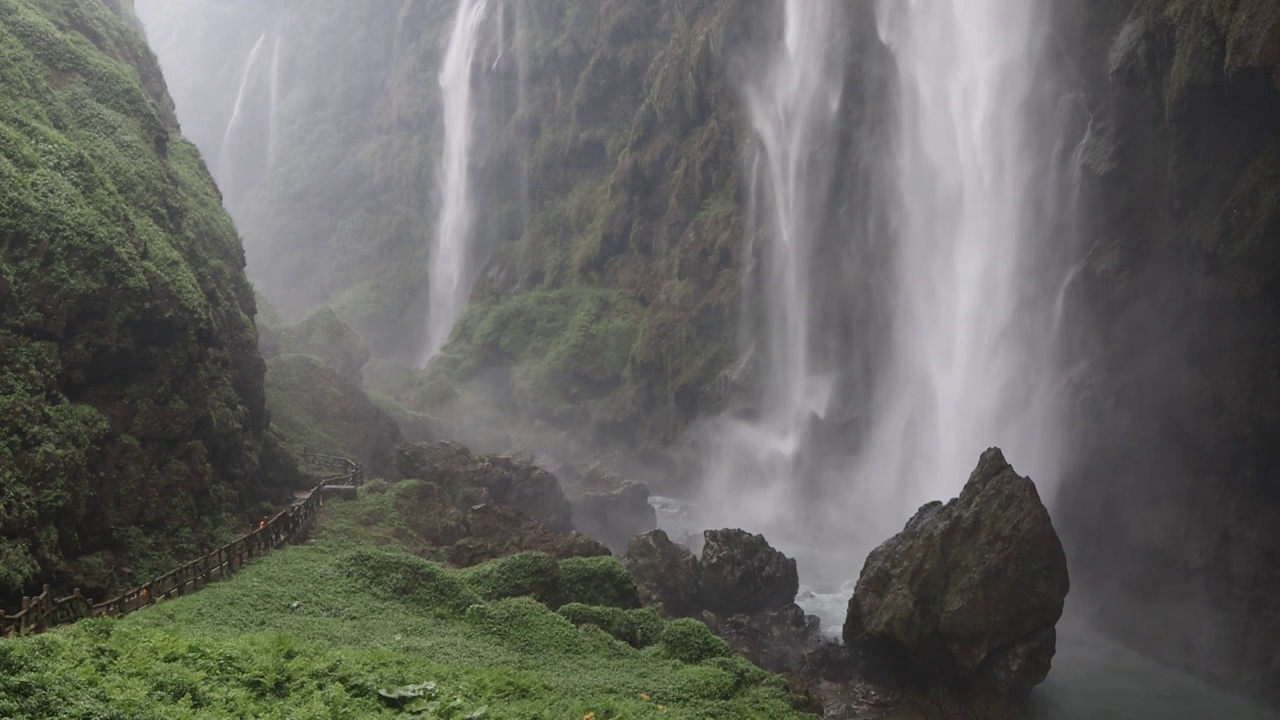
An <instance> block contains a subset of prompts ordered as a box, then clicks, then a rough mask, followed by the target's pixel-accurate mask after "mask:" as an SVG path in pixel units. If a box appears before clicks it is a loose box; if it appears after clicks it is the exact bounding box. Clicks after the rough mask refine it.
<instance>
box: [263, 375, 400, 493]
mask: <svg viewBox="0 0 1280 720" xmlns="http://www.w3.org/2000/svg"><path fill="white" fill-rule="evenodd" d="M266 388H267V407H268V409H269V410H270V411H271V419H272V422H273V424H274V426H275V427H277V428H279V430H280V432H281V433H282V434H283V438H284V441H285V442H286V443H287V444H288V446H289V447H290V448H292V449H293V450H294V451H295V452H296V451H301V450H308V449H309V450H311V451H312V452H321V453H330V454H338V455H344V456H346V457H350V458H352V459H356V460H359V461H360V462H361V463H362V464H363V465H364V467H365V471H366V472H367V473H369V474H371V475H374V476H387V477H397V478H398V477H399V473H398V472H397V471H396V467H395V449H396V446H397V445H399V444H400V443H401V442H402V441H403V440H404V437H403V436H402V435H401V433H400V428H399V426H397V425H396V422H395V420H393V419H392V418H391V417H390V416H389V415H387V414H386V413H385V412H383V411H382V410H381V409H380V408H378V407H377V406H376V405H374V404H373V403H372V402H371V401H370V400H369V397H368V396H367V395H365V394H364V391H363V390H361V389H360V386H359V385H357V384H354V383H352V382H351V381H350V380H349V379H347V378H345V377H343V376H341V375H339V374H338V373H336V372H335V371H333V370H332V369H330V368H329V367H327V366H326V365H325V364H324V361H322V360H321V359H319V358H316V357H312V356H310V355H279V356H277V357H274V358H272V359H271V361H270V362H269V363H267V374H266Z"/></svg>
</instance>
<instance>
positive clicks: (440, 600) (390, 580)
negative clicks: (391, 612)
mask: <svg viewBox="0 0 1280 720" xmlns="http://www.w3.org/2000/svg"><path fill="white" fill-rule="evenodd" d="M337 566H338V569H339V570H340V571H341V572H343V573H345V574H347V575H348V576H349V577H351V578H352V579H355V580H356V581H358V582H361V583H363V584H364V586H365V587H367V588H369V590H370V592H371V593H372V594H375V595H379V596H382V597H387V598H390V599H393V600H397V601H399V602H403V603H406V604H410V605H413V606H415V607H417V608H421V609H427V610H430V611H433V612H437V613H441V614H445V615H452V616H457V615H461V614H462V613H463V612H465V611H466V609H467V608H468V607H470V606H472V605H474V604H476V603H478V602H480V596H479V595H478V594H477V593H476V592H475V590H474V589H473V588H472V585H471V583H469V582H467V581H466V580H464V579H463V578H459V577H458V576H457V575H456V574H454V573H452V572H450V571H449V570H446V569H445V568H444V567H442V566H440V565H438V564H436V563H433V562H431V561H429V560H424V559H422V558H419V557H414V556H412V555H402V554H396V553H389V552H382V551H378V550H357V551H355V552H352V553H349V554H347V555H344V556H342V557H341V558H339V559H338V561H337ZM506 597H510V596H509V595H508V596H506Z"/></svg>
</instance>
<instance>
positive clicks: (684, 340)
mask: <svg viewBox="0 0 1280 720" xmlns="http://www.w3.org/2000/svg"><path fill="white" fill-rule="evenodd" d="M136 4H137V11H138V14H139V16H140V17H141V19H142V21H143V23H144V25H145V28H146V33H147V36H148V39H149V41H150V43H151V46H152V48H153V50H154V51H155V53H156V55H157V57H158V58H159V61H160V64H161V66H162V69H163V71H164V74H165V78H166V80H167V83H168V86H169V89H170V92H171V94H172V96H173V99H174V102H175V104H176V109H177V114H178V118H179V120H180V122H181V124H182V126H183V130H184V133H185V135H186V136H187V137H188V138H190V139H191V140H192V141H193V142H194V143H195V144H196V145H197V146H198V147H199V149H200V150H201V152H202V154H203V156H204V158H205V160H206V163H207V164H208V165H209V170H210V171H211V173H212V174H213V176H214V178H215V179H216V181H217V183H218V186H219V189H220V191H221V193H222V198H223V203H224V205H225V206H226V208H227V209H228V210H229V211H230V213H231V215H232V216H233V218H234V219H235V221H236V224H237V227H238V229H239V232H240V234H241V236H242V238H243V241H244V245H245V252H246V256H247V263H248V274H249V277H250V278H251V280H252V281H253V283H254V286H255V288H256V289H257V291H258V293H259V295H260V307H259V325H260V327H262V326H264V324H265V322H266V321H265V320H264V318H265V317H266V315H267V312H265V311H266V310H267V309H269V310H270V312H271V313H272V314H278V315H279V318H280V320H279V322H280V323H281V324H282V325H292V324H295V323H298V322H299V321H301V320H303V319H304V318H306V317H307V316H308V315H309V314H311V313H313V312H315V311H317V310H319V309H321V308H326V307H327V308H331V309H332V310H333V311H334V312H335V313H336V314H337V316H338V317H339V318H341V320H342V322H343V323H345V324H346V325H348V326H350V328H352V329H353V330H354V331H355V333H356V334H358V335H359V337H360V339H361V342H362V343H363V344H364V345H365V346H367V348H368V351H369V354H370V355H371V357H372V360H371V361H370V362H369V364H368V365H367V366H366V367H365V368H364V375H363V380H362V382H363V387H364V389H365V390H366V391H367V392H368V393H369V394H370V395H371V396H373V395H377V396H378V397H382V398H386V399H387V402H388V405H394V408H393V410H394V411H395V412H397V413H400V415H397V416H396V417H397V419H398V420H400V421H401V424H402V426H403V425H404V423H405V418H410V419H412V420H414V421H415V422H420V423H421V427H422V428H426V429H424V430H421V431H419V432H417V433H416V434H417V435H418V436H420V437H419V438H416V439H446V438H447V439H451V440H456V441H459V442H463V443H465V444H468V445H470V446H472V447H474V448H476V449H478V450H485V451H492V452H508V451H513V450H517V449H525V450H531V451H533V452H534V453H535V454H536V457H537V460H538V462H539V463H540V464H543V465H545V466H546V467H548V469H551V470H552V471H553V472H555V473H556V474H557V475H558V476H561V479H562V480H566V478H572V479H574V480H573V481H574V482H576V481H578V480H580V479H581V478H583V477H584V476H586V475H588V468H594V469H596V470H598V469H599V468H607V469H608V471H609V472H610V473H615V474H617V475H620V476H623V477H626V478H629V479H635V480H639V481H643V482H644V483H646V485H647V487H648V490H649V491H650V492H652V497H651V502H652V503H653V504H654V505H655V506H656V507H657V508H658V517H659V520H658V523H659V525H660V526H663V527H664V528H665V529H667V530H668V531H669V533H670V534H671V535H672V536H673V537H675V536H676V535H677V534H680V533H685V532H697V531H700V530H702V529H706V528H718V527H742V528H744V529H747V530H749V531H751V532H760V533H763V534H764V535H765V537H766V538H767V539H768V540H769V541H770V542H771V543H772V544H773V545H774V546H775V547H777V548H779V549H781V550H783V551H784V552H786V553H787V554H788V555H791V556H792V557H795V558H797V559H798V561H799V566H800V578H801V583H802V586H803V589H802V596H803V598H804V600H803V601H802V603H801V604H802V605H804V607H805V609H806V611H808V612H811V613H813V614H815V615H818V616H819V617H821V619H822V621H823V625H824V627H825V628H826V629H827V631H828V632H830V633H833V634H838V632H839V626H840V624H841V623H842V622H843V620H844V615H845V613H846V608H847V602H848V598H849V595H850V594H851V593H852V592H853V587H854V586H853V583H854V582H855V581H856V580H857V578H858V575H859V572H860V571H861V569H862V567H863V562H864V559H865V558H866V557H867V555H868V553H869V552H870V551H872V550H873V549H874V548H876V546H878V545H879V544H880V543H882V542H883V541H884V540H886V539H888V538H889V537H890V536H892V535H894V534H895V533H896V532H898V531H899V530H901V529H902V527H903V525H904V524H905V523H906V522H907V520H908V519H909V518H910V517H911V516H912V515H913V513H915V511H916V510H917V509H918V508H919V507H920V506H921V505H924V504H925V503H927V502H930V501H934V500H941V501H944V502H945V501H947V500H949V499H951V498H953V497H955V496H956V495H957V494H958V493H959V492H960V490H961V488H962V487H963V486H964V484H965V481H966V479H967V478H968V476H969V473H970V471H972V470H973V467H974V464H975V463H976V462H977V460H978V457H979V455H980V454H981V453H982V451H984V450H985V449H987V448H988V447H996V446H998V447H1000V448H1002V449H1003V451H1004V453H1005V454H1006V456H1007V457H1008V458H1009V460H1010V462H1011V464H1012V465H1013V467H1014V468H1016V470H1017V471H1018V473H1020V474H1022V475H1027V476H1029V477H1030V478H1031V479H1032V480H1033V481H1034V482H1035V483H1036V487H1037V488H1038V491H1039V493H1040V496H1041V497H1042V498H1043V500H1044V502H1045V504H1046V505H1047V507H1048V508H1049V511H1050V513H1051V515H1052V517H1053V522H1054V525H1055V527H1056V528H1057V529H1058V531H1059V532H1060V534H1061V535H1062V538H1063V542H1064V544H1065V546H1066V552H1067V558H1068V562H1069V565H1070V569H1071V576H1072V588H1071V594H1070V595H1069V597H1068V601H1067V603H1068V604H1067V616H1068V619H1069V624H1068V625H1067V627H1066V628H1062V629H1060V630H1059V637H1060V638H1061V637H1069V639H1068V640H1065V641H1063V642H1062V645H1063V647H1064V648H1065V650H1063V651H1062V652H1061V657H1062V658H1063V659H1062V660H1061V661H1060V662H1055V670H1054V673H1055V675H1052V676H1051V682H1050V683H1049V684H1048V685H1047V686H1046V687H1045V689H1044V692H1043V693H1042V698H1043V699H1042V700H1041V701H1040V704H1039V705H1038V710H1037V713H1038V715H1037V716H1038V717H1053V718H1056V717H1086V716H1091V715H1088V714H1087V713H1088V712H1096V711H1098V710H1097V709H1096V708H1107V707H1111V708H1132V709H1133V712H1134V713H1136V714H1133V715H1127V716H1131V717H1157V716H1160V717H1175V716H1176V715H1173V714H1169V715H1156V714H1150V713H1149V712H1148V711H1149V710H1150V709H1151V706H1149V705H1144V704H1143V702H1142V700H1141V697H1142V696H1143V694H1144V693H1150V692H1154V690H1153V688H1161V689H1162V690H1161V692H1165V693H1171V694H1173V696H1176V697H1178V698H1182V700H1181V701H1180V703H1178V707H1175V708H1170V709H1169V710H1168V711H1167V712H1169V713H1174V712H1182V713H1184V714H1183V715H1181V716H1183V717H1188V718H1190V717H1202V716H1206V715H1204V713H1205V712H1209V713H1215V712H1218V710H1220V709H1221V708H1223V707H1227V706H1228V704H1230V703H1235V702H1236V701H1235V700H1234V699H1228V696H1227V695H1223V694H1219V692H1220V691H1219V690H1216V689H1210V688H1209V687H1208V686H1207V685H1203V684H1201V681H1200V680H1193V679H1192V676H1196V677H1198V678H1202V679H1204V680H1206V681H1209V682H1211V683H1213V684H1215V685H1217V686H1220V687H1222V688H1225V691H1229V692H1231V693H1242V694H1249V695H1255V696H1257V695H1261V696H1266V697H1267V698H1268V699H1269V700H1275V699H1276V698H1275V694H1274V692H1275V691H1274V688H1275V687H1280V677H1277V670H1276V668H1277V667H1280V665H1277V663H1278V662H1280V656H1277V655H1276V654H1275V653H1276V650H1275V647H1276V646H1277V645H1276V643H1277V640H1278V639H1280V620H1278V618H1280V608H1278V607H1277V606H1276V605H1275V602H1274V597H1280V585H1278V584H1277V583H1280V573H1278V572H1277V567H1280V565H1278V562H1277V558H1280V536H1277V534H1276V532H1277V531H1276V528H1278V527H1280V522H1278V521H1277V520H1278V519H1280V484H1278V483H1276V482H1275V480H1274V472H1275V470H1274V468H1275V467H1277V465H1278V464H1280V455H1278V454H1277V450H1276V448H1277V447H1280V445H1278V444H1277V443H1276V437H1277V433H1280V422H1278V421H1277V416H1276V415H1275V412H1274V410H1272V408H1274V407H1276V405H1275V404H1274V403H1273V402H1272V401H1273V400H1277V399H1280V397H1277V396H1280V388H1277V386H1276V383H1275V382H1274V380H1273V375H1274V372H1273V369H1274V368H1275V366H1276V359H1275V353H1274V348H1275V347H1276V346H1277V345H1276V341H1277V336H1276V330H1275V328H1277V327H1280V323H1278V322H1276V321H1277V319H1278V318H1277V317H1276V307H1277V305H1276V303H1275V302H1274V298H1275V297H1276V295H1275V288H1276V287H1277V285H1276V282H1275V279H1274V278H1273V275H1280V274H1277V273H1274V272H1273V270H1274V268H1273V267H1272V263H1271V256H1270V255H1268V254H1267V251H1265V250H1256V249H1255V245H1256V244H1258V243H1262V242H1263V241H1264V240H1266V239H1268V238H1269V239H1272V240H1273V239H1274V238H1275V236H1276V228H1278V227H1280V225H1277V224H1276V219H1275V215H1274V213H1272V214H1270V215H1268V214H1267V213H1268V212H1269V210H1268V208H1271V207H1272V205H1274V203H1273V202H1272V205H1268V204H1267V203H1268V202H1270V201H1269V200H1268V198H1273V197H1274V194H1270V195H1269V194H1268V192H1270V191H1271V190H1274V187H1275V181H1274V178H1275V172H1276V169H1275V168H1276V165H1275V164H1263V165H1259V163H1260V162H1261V160H1260V158H1262V159H1268V158H1269V160H1267V162H1268V163H1270V162H1272V161H1274V155H1275V152H1276V151H1275V148H1276V147H1280V145H1277V143H1278V142H1280V137H1277V130H1276V128H1280V92H1275V90H1276V88H1274V87H1272V86H1271V80H1270V79H1269V78H1268V77H1267V76H1266V75H1265V73H1263V72H1261V71H1260V70H1258V69H1257V68H1254V67H1252V66H1250V67H1245V66H1241V67H1240V68H1237V69H1236V70H1235V71H1234V72H1233V73H1219V74H1218V75H1214V78H1215V80H1214V81H1213V82H1215V83H1218V84H1217V85H1214V86H1213V87H1214V88H1216V89H1214V90H1212V91H1210V90H1207V89H1204V87H1205V86H1207V85H1212V83H1209V82H1208V81H1205V82H1202V83H1200V84H1198V85H1197V84H1196V83H1184V84H1179V83H1180V82H1181V81H1180V80H1178V79H1177V78H1172V77H1166V75H1165V74H1163V73H1164V72H1165V70H1164V66H1163V65H1161V64H1160V62H1157V61H1156V60H1153V59H1152V58H1154V57H1157V56H1159V57H1160V58H1163V57H1164V56H1163V55H1161V53H1163V52H1165V51H1166V50H1167V48H1165V47H1164V46H1163V45H1161V44H1160V43H1161V42H1164V41H1163V40H1161V39H1160V38H1164V37H1165V35H1163V34H1161V33H1162V32H1163V31H1158V30H1159V28H1164V27H1165V26H1163V25H1159V23H1163V22H1172V21H1169V20H1168V19H1163V20H1162V19H1159V18H1153V17H1151V16H1149V15H1148V14H1145V11H1144V9H1143V8H1141V7H1139V4H1136V3H1128V4H1126V7H1125V9H1124V11H1123V12H1120V11H1119V10H1116V9H1114V8H1113V9H1107V8H1101V7H1095V6H1101V5H1103V3H1100V2H1092V3H1085V5H1088V7H1087V8H1085V7H1082V8H1076V9H1064V8H1060V7H1054V4H1053V3H1050V2H1047V1H1040V0H1032V1H1029V2H1025V3H1022V4H1021V5H1019V6H1018V7H1016V8H1010V7H1007V6H1006V5H1005V4H1003V3H999V2H992V1H986V2H978V3H973V2H963V3H962V2H958V1H957V2H950V1H946V2H944V1H942V0H939V1H938V2H933V3H925V2H889V1H887V0H886V1H884V2H871V1H870V0H867V1H862V0H859V1H858V2H836V1H835V0H777V1H776V2H769V3H765V4H761V5H760V6H759V7H756V6H755V5H751V4H747V5H746V6H744V5H743V4H742V3H740V2H737V1H736V0H684V1H682V2H672V3H644V2H640V1H639V0H616V1H615V2H610V3H602V4H601V5H600V6H599V7H590V8H587V7H585V6H580V5H579V4H576V3H574V2H571V1H570V0H548V1H547V2H542V1H541V0H523V1H522V0H487V1H486V0H420V1H414V0H404V1H403V2H374V1H373V0H369V1H368V2H352V3H336V2H328V3H326V2H322V1H321V0H308V1H306V2H297V3H284V2H277V3H261V2H252V1H250V0H185V1H182V2H176V1H173V0H136ZM1130 6H1131V7H1130ZM1153 28H1154V29H1153ZM1224 32H1225V31H1224ZM1233 47H1235V46H1233ZM1241 62H1243V61H1241ZM1206 72H1208V71H1206ZM1215 72H1217V71H1215ZM1219 75H1221V77H1219ZM1153 88H1154V89H1153ZM1179 93H1183V94H1182V95H1179ZM1195 93H1203V94H1200V95H1197V94H1195ZM1157 130H1158V131H1157ZM1269 189H1270V190H1269ZM1272 209H1274V208H1272ZM406 427H407V426H406ZM406 434H409V435H412V434H414V433H409V432H408V431H406ZM1268 598H1271V599H1268ZM1122 646H1123V647H1122ZM1161 664H1164V665H1168V666H1172V667H1174V668H1177V669H1178V671H1177V672H1175V671H1174V670H1167V669H1165V668H1164V667H1162V666H1161ZM1063 667H1065V668H1066V670H1063V671H1062V672H1061V677H1058V675H1057V674H1058V673H1059V668H1063ZM1121 667H1123V668H1129V670H1127V671H1125V672H1131V675H1125V677H1124V679H1123V681H1115V682H1112V680H1113V679H1114V676H1116V675H1118V674H1121V673H1120V671H1119V670H1117V669H1116V668H1121ZM1133 668H1137V669H1133ZM1182 671H1185V672H1186V673H1188V674H1186V675H1184V674H1181V673H1182ZM1089 702H1092V703H1095V704H1094V705H1093V706H1092V707H1093V708H1095V709H1093V710H1087V711H1086V710H1083V709H1081V708H1084V707H1086V705H1087V704H1088V703H1089ZM1073 703H1074V704H1073ZM1231 706H1232V707H1234V705H1231ZM1206 708H1207V709H1206ZM1241 708H1242V709H1239V710H1237V711H1234V712H1238V713H1240V714H1239V715H1233V716H1239V717H1245V716H1246V715H1245V713H1253V712H1256V713H1257V715H1256V716H1257V717H1266V715H1265V713H1264V712H1263V711H1261V710H1254V709H1253V708H1252V706H1249V708H1248V709H1243V708H1244V706H1241ZM1197 713H1199V714H1197ZM1117 716H1120V715H1117Z"/></svg>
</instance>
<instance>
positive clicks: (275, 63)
mask: <svg viewBox="0 0 1280 720" xmlns="http://www.w3.org/2000/svg"><path fill="white" fill-rule="evenodd" d="M283 44H284V37H282V36H281V35H280V34H279V33H277V34H276V40H275V43H274V45H272V48H271V87H270V97H269V99H268V104H267V123H268V129H267V168H268V169H270V168H271V166H272V165H273V164H274V163H275V159H276V143H277V142H278V141H279V139H280V136H279V118H278V117H277V109H278V108H279V106H280V46H281V45H283Z"/></svg>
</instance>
